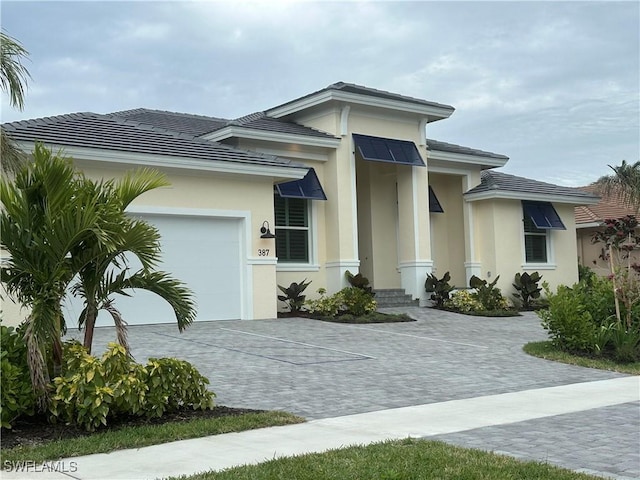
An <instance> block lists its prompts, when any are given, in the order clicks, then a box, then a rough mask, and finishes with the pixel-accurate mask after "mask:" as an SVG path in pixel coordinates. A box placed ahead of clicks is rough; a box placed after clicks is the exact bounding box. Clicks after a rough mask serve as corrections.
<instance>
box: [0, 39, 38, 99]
mask: <svg viewBox="0 0 640 480" xmlns="http://www.w3.org/2000/svg"><path fill="white" fill-rule="evenodd" d="M28 55H29V52H28V51H27V50H26V49H25V48H24V47H23V46H22V44H20V42H19V41H17V40H16V39H15V38H12V37H10V36H9V35H7V34H6V33H4V32H0V87H2V90H4V91H5V92H7V93H8V94H9V102H10V103H11V106H12V107H15V108H18V109H20V110H22V109H23V108H24V93H25V89H26V88H27V80H28V79H29V78H31V75H30V74H29V71H28V70H27V68H26V67H25V66H24V65H23V64H22V60H23V58H26V57H27V56H28Z"/></svg>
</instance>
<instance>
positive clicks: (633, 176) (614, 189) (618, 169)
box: [595, 160, 640, 211]
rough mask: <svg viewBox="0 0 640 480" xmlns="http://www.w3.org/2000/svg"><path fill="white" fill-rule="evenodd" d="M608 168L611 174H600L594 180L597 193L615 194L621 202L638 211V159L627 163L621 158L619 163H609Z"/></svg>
mask: <svg viewBox="0 0 640 480" xmlns="http://www.w3.org/2000/svg"><path fill="white" fill-rule="evenodd" d="M609 168H610V169H611V170H613V174H612V175H605V176H602V177H600V178H599V179H598V180H597V181H596V182H595V185H596V187H598V193H600V194H601V195H606V196H613V195H617V196H619V197H620V199H621V200H622V202H623V203H625V204H627V205H629V206H631V207H633V208H634V209H635V210H637V211H640V161H638V162H635V163H627V161H626V160H623V161H622V163H621V164H620V165H617V166H611V165H609Z"/></svg>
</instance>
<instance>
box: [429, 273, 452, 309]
mask: <svg viewBox="0 0 640 480" xmlns="http://www.w3.org/2000/svg"><path fill="white" fill-rule="evenodd" d="M450 280H451V275H450V274H449V272H446V273H445V274H444V275H443V276H442V278H438V277H436V276H435V275H434V274H433V273H428V274H427V279H426V280H425V282H424V289H425V291H426V292H427V293H431V300H433V301H434V302H435V304H436V307H438V308H442V307H443V306H444V302H446V301H447V300H449V294H450V293H451V291H452V290H453V289H454V288H456V287H454V286H453V285H450V284H449V281H450Z"/></svg>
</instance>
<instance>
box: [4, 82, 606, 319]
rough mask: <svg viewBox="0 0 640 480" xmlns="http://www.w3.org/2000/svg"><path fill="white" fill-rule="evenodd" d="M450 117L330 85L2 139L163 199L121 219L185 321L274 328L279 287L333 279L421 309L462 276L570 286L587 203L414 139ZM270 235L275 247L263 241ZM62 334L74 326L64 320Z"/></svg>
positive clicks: (486, 157) (133, 307) (415, 103)
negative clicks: (148, 233)
mask: <svg viewBox="0 0 640 480" xmlns="http://www.w3.org/2000/svg"><path fill="white" fill-rule="evenodd" d="M453 112H454V108H453V107H451V106H449V105H444V104H440V103H436V102H432V101H427V100H422V99H418V98H412V97H408V96H404V95H400V94H396V93H391V92H386V91H381V90H376V89H373V88H368V87H364V86H359V85H354V84H349V83H343V82H340V83H335V84H332V85H329V86H328V87H326V88H323V89H321V90H318V91H316V92H313V93H310V94H308V95H305V96H303V97H300V98H295V99H293V100H291V101H288V102H286V103H284V104H282V105H278V106H275V107H273V108H270V109H268V110H266V111H264V112H257V113H253V114H250V115H247V116H244V117H241V118H237V119H233V120H228V119H223V118H216V117H207V116H200V115H190V114H185V113H176V112H167V111H158V110H149V109H144V108H140V109H135V110H127V111H121V112H115V113H110V114H104V115H103V114H96V113H73V114H68V115H59V116H54V117H47V118H39V119H33V120H25V121H18V122H12V123H7V124H4V125H3V128H4V129H5V131H6V132H7V133H8V134H9V135H10V136H11V137H12V138H13V140H14V141H16V142H17V143H18V144H19V146H20V147H21V148H22V149H24V150H25V151H30V150H31V149H32V148H33V145H34V142H36V141H40V142H43V143H44V144H46V145H49V146H51V147H53V148H54V149H59V148H62V149H64V152H65V153H66V155H68V156H70V157H73V158H74V160H75V164H76V165H77V167H78V168H80V169H82V170H83V171H84V172H85V174H86V175H87V176H89V177H93V178H107V177H109V178H113V177H119V176H121V175H122V174H123V172H124V171H126V170H129V169H132V168H135V167H141V166H145V167H154V168H156V169H159V170H161V171H163V172H164V173H166V174H167V176H168V178H169V180H170V181H171V187H168V188H162V189H159V190H156V191H152V192H149V193H147V194H145V195H144V196H142V197H141V198H140V199H139V200H138V201H137V202H136V203H135V205H134V206H133V208H131V209H130V212H131V214H132V215H138V216H141V217H143V218H145V219H147V220H148V221H150V222H152V223H153V224H155V225H157V227H158V228H159V229H160V232H161V234H162V239H163V240H162V242H163V253H164V261H165V264H164V265H163V269H164V270H168V271H170V272H172V273H173V274H174V275H175V276H176V277H178V278H180V279H182V280H183V281H185V282H187V283H188V285H189V286H190V287H191V288H192V289H193V290H194V292H195V293H196V296H197V301H198V305H199V314H198V319H200V320H215V319H231V318H241V319H255V318H271V317H275V316H276V313H277V310H278V308H281V307H282V305H279V304H278V300H277V298H276V296H277V293H278V289H277V285H278V284H279V285H289V284H290V283H291V282H294V281H295V282H299V281H301V280H303V279H307V280H311V281H312V282H313V283H312V285H311V286H310V287H309V289H308V293H309V294H310V295H313V294H314V292H315V291H316V290H317V289H318V288H321V287H322V288H326V290H327V291H328V292H329V293H332V292H336V291H338V290H339V289H341V288H343V287H344V286H346V285H347V281H346V278H345V272H346V271H347V270H349V271H351V272H352V273H355V272H358V271H359V272H362V273H363V274H364V275H365V276H366V277H368V278H369V280H370V281H371V284H372V286H373V288H374V289H377V290H380V289H400V290H404V291H405V292H406V294H408V295H410V296H411V297H412V298H413V299H419V301H420V304H421V305H427V304H428V295H427V293H426V292H425V291H424V282H425V278H426V275H427V274H428V273H431V272H435V273H436V275H438V276H442V275H443V274H444V273H445V272H447V271H449V272H450V273H451V277H452V283H453V284H454V285H456V286H458V287H463V286H466V285H468V280H469V278H470V277H471V276H472V275H477V276H479V277H481V278H486V279H489V280H493V279H494V278H495V277H496V276H498V275H500V282H499V284H498V286H499V287H501V288H502V289H503V291H504V292H505V293H506V294H508V293H509V292H511V291H512V287H511V282H512V280H513V277H514V275H515V274H516V273H517V272H524V271H528V272H533V271H539V272H540V273H542V274H543V275H544V278H545V280H547V281H548V282H549V283H550V284H551V285H552V286H554V285H558V284H571V283H573V282H574V281H576V279H577V275H578V272H577V262H576V259H577V256H578V253H577V249H576V235H575V220H574V207H575V206H576V205H588V204H593V203H595V202H596V201H597V197H596V196H594V195H593V194H591V193H588V192H584V191H581V190H577V189H573V188H566V187H560V186H556V185H550V184H547V183H542V182H538V181H535V180H529V179H525V178H521V177H516V176H513V175H508V174H505V173H500V172H498V171H496V170H494V169H496V168H498V167H502V166H504V165H505V164H506V163H507V161H508V157H506V156H504V155H500V154H496V153H491V152H486V151H482V150H477V149H473V148H467V147H462V146H459V145H453V144H449V143H444V142H440V141H436V140H432V139H429V138H428V137H427V131H428V129H429V124H431V123H432V122H437V121H442V120H446V119H447V118H449V117H450V116H451V114H452V113H453ZM270 233H271V234H273V235H275V238H271V237H273V235H269V234H270ZM143 293H144V292H136V295H135V298H137V299H138V301H137V302H136V301H135V299H134V300H133V301H131V300H130V299H127V298H123V299H118V306H119V307H120V308H121V309H122V310H123V313H125V318H126V320H127V321H128V322H129V323H130V324H135V323H154V322H171V321H172V319H171V315H170V311H169V309H168V306H166V305H164V304H163V303H162V301H160V300H154V299H153V298H149V299H148V298H146V297H145V298H144V301H140V300H139V299H140V296H141V295H142V294H143ZM67 321H68V323H70V324H73V319H67Z"/></svg>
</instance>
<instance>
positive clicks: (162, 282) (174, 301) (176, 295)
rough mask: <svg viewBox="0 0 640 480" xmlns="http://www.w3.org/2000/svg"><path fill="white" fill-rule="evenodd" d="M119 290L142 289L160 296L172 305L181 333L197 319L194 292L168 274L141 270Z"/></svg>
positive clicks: (125, 281)
mask: <svg viewBox="0 0 640 480" xmlns="http://www.w3.org/2000/svg"><path fill="white" fill-rule="evenodd" d="M119 289H120V290H126V289H142V290H147V291H149V292H152V293H155V294H156V295H159V296H160V297H161V298H163V299H164V300H165V301H166V302H167V303H169V305H171V308H172V309H173V312H174V314H175V316H176V321H177V322H178V329H179V330H180V331H183V330H184V329H185V328H187V327H188V326H189V325H191V324H192V323H193V321H194V320H195V318H196V304H195V301H194V299H193V292H192V291H191V290H190V289H189V288H187V287H186V286H185V284H184V283H182V282H181V281H179V280H176V279H175V278H173V277H171V276H170V275H169V274H168V273H166V272H150V271H145V270H139V271H137V272H136V273H134V274H133V275H131V276H130V277H128V278H127V279H125V280H124V282H123V284H122V285H121V286H119Z"/></svg>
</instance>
